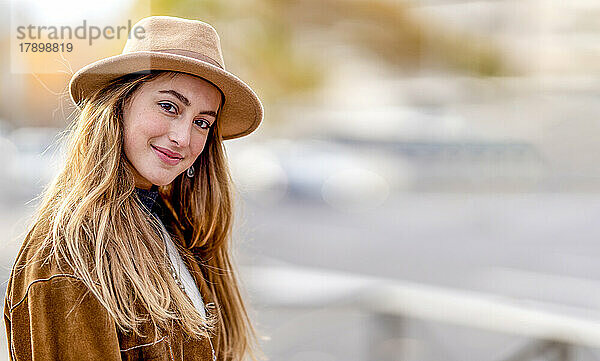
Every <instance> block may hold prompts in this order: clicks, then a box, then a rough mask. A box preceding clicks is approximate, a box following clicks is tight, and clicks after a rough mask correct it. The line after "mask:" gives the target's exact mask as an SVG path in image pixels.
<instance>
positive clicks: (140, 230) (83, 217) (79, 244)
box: [28, 71, 260, 360]
mask: <svg viewBox="0 0 600 361" xmlns="http://www.w3.org/2000/svg"><path fill="white" fill-rule="evenodd" d="M175 74H177V73H174V72H154V71H153V72H150V73H146V74H129V75H126V76H123V77H121V78H119V79H117V80H115V81H113V82H111V83H110V84H109V85H107V86H106V87H104V88H103V89H102V90H100V91H98V92H96V93H95V94H94V95H93V96H91V97H90V98H89V99H87V100H86V101H85V103H84V104H83V107H82V111H81V113H80V114H79V116H78V117H77V118H76V120H75V121H74V122H73V123H72V126H71V127H70V129H69V131H68V133H67V134H68V138H67V139H68V142H67V155H66V162H65V164H64V167H63V168H62V170H61V171H60V172H59V174H58V175H57V176H56V178H55V179H54V180H53V181H52V182H51V183H50V184H49V186H48V187H47V188H46V189H45V191H44V193H43V197H42V201H41V203H40V206H39V208H38V211H37V213H36V218H35V220H34V222H33V224H32V226H31V227H30V229H29V231H28V237H29V236H32V235H33V234H35V235H36V236H41V237H44V241H43V244H42V246H41V247H40V251H41V250H47V251H48V252H49V253H48V257H49V258H54V259H55V260H56V261H57V262H59V264H62V262H64V263H66V265H68V267H69V268H70V269H72V270H73V272H74V273H75V276H77V277H78V278H80V279H81V280H82V281H83V282H84V283H85V284H86V285H87V287H88V288H89V289H90V291H91V292H92V293H93V294H94V295H95V296H96V298H97V299H98V300H99V301H100V303H101V304H102V305H104V307H106V309H107V310H108V312H109V313H110V314H111V316H112V317H113V318H114V319H115V321H116V324H117V325H118V327H119V329H120V330H122V331H123V332H135V333H136V334H138V335H142V325H143V324H145V323H146V322H148V321H150V324H151V325H153V331H154V332H153V333H154V335H155V337H158V335H159V334H160V331H161V330H170V331H172V329H173V327H175V326H177V327H181V328H182V329H183V330H184V331H185V332H186V333H187V334H188V335H191V336H193V337H203V336H207V335H209V334H211V333H212V334H215V333H216V340H217V342H213V344H214V345H215V351H216V352H217V355H218V358H219V359H222V360H242V359H243V358H244V356H245V355H246V354H249V355H250V356H251V357H252V359H254V360H256V355H257V353H260V350H259V348H258V342H257V336H256V331H255V329H254V328H253V326H252V324H251V322H250V319H249V316H248V313H247V310H246V307H245V305H244V302H243V299H242V296H241V293H240V288H239V282H238V279H237V276H236V274H237V272H236V270H235V269H234V264H233V260H232V256H231V249H230V238H231V228H232V215H233V211H232V208H233V205H232V188H231V187H232V186H231V178H230V175H229V170H228V167H227V160H226V155H225V151H224V148H223V143H222V138H221V136H220V134H219V121H218V119H217V124H216V126H214V127H212V128H211V131H210V133H209V138H208V140H207V143H206V146H205V148H204V150H203V152H202V153H201V154H200V156H199V157H198V159H197V160H196V162H195V163H194V166H195V168H196V169H197V172H196V176H195V177H193V178H191V179H190V178H188V177H184V176H183V174H180V175H179V176H177V178H176V179H175V180H174V181H173V182H172V183H171V184H169V185H167V186H163V187H160V188H159V192H160V197H161V200H162V201H163V203H164V204H165V205H166V209H167V213H168V215H169V219H170V220H172V222H171V224H170V226H171V227H172V230H173V239H174V241H175V243H177V244H178V245H179V248H180V249H181V250H183V253H184V254H183V255H184V257H192V258H193V260H194V261H196V262H198V264H199V265H200V268H201V269H202V278H203V279H204V281H205V283H204V284H203V285H202V286H203V287H206V289H207V290H209V293H210V296H211V298H212V299H211V300H210V301H212V302H211V303H213V304H214V306H215V307H214V310H215V312H214V313H213V312H209V314H210V316H209V317H207V318H206V319H205V318H203V317H202V316H201V315H200V314H199V313H198V312H197V310H196V309H195V308H194V306H193V304H192V303H190V301H189V300H188V299H187V298H186V296H185V295H184V293H183V291H182V290H181V289H180V288H179V287H178V286H177V284H176V283H175V281H174V280H173V278H172V277H171V276H170V274H169V270H168V267H167V262H168V258H167V256H166V250H165V245H164V242H163V240H162V238H160V237H161V236H160V231H159V230H160V228H159V224H158V223H157V221H156V220H155V219H154V218H153V217H152V216H151V215H150V214H149V213H148V212H147V211H145V210H144V208H143V206H142V205H141V203H140V202H139V200H138V199H137V197H136V195H135V185H134V178H133V173H132V167H133V166H132V165H131V163H130V162H129V161H128V159H127V157H126V156H125V154H124V152H123V118H122V110H123V107H124V105H125V104H126V102H127V101H128V100H129V99H130V98H131V96H132V94H133V93H134V92H135V91H136V90H137V89H139V88H140V86H141V85H142V84H143V83H145V82H149V81H152V80H154V79H156V78H157V77H161V76H174V75H175ZM208 301H209V300H205V302H208ZM138 303H141V305H142V306H143V309H142V310H140V309H139V307H138V305H139V304H138ZM170 331H169V332H170ZM142 336H145V335H142Z"/></svg>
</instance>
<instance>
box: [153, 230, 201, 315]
mask: <svg viewBox="0 0 600 361" xmlns="http://www.w3.org/2000/svg"><path fill="white" fill-rule="evenodd" d="M159 223H160V226H161V228H162V230H163V234H164V235H165V236H164V237H163V239H164V240H165V244H166V246H167V251H168V253H169V259H170V260H171V264H172V265H173V268H174V269H175V272H177V276H178V277H179V280H181V283H183V287H184V288H185V293H187V295H188V296H189V298H190V299H191V300H192V303H193V304H194V306H195V307H196V309H197V310H198V312H200V314H201V315H202V317H204V318H206V312H205V310H204V302H203V301H202V295H201V294H200V290H198V285H196V282H195V281H194V278H193V277H192V274H191V273H190V271H189V270H188V268H187V266H186V265H185V263H184V262H183V258H181V255H180V254H179V251H178V250H177V247H176V246H175V244H174V243H173V240H172V239H171V236H170V235H169V232H167V230H166V229H165V226H164V225H163V224H162V222H159Z"/></svg>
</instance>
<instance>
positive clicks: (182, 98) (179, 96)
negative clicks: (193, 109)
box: [158, 89, 217, 118]
mask: <svg viewBox="0 0 600 361" xmlns="http://www.w3.org/2000/svg"><path fill="white" fill-rule="evenodd" d="M158 92H159V93H166V94H171V95H172V96H174V97H175V98H177V99H179V100H180V101H181V102H182V103H183V104H184V105H185V106H187V107H189V106H190V104H191V103H190V101H189V99H188V98H186V97H185V95H183V94H181V93H180V92H178V91H175V90H173V89H169V90H159V91H158ZM198 114H204V115H211V116H213V117H215V118H216V117H217V113H216V112H214V111H212V110H205V111H202V112H200V113H198Z"/></svg>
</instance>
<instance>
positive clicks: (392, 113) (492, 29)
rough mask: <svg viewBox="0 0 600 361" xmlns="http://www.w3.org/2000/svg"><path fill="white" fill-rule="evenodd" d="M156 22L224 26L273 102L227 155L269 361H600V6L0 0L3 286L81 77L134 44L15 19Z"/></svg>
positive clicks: (551, 0)
mask: <svg viewBox="0 0 600 361" xmlns="http://www.w3.org/2000/svg"><path fill="white" fill-rule="evenodd" d="M148 15H172V16H182V17H188V18H196V19H200V20H204V21H206V22H209V23H210V24H212V25H213V26H214V27H215V28H216V29H217V31H218V32H219V34H220V36H221V43H222V47H223V53H224V58H225V64H226V67H227V69H228V70H230V71H232V72H233V73H234V74H237V75H238V76H239V77H240V78H241V79H243V80H245V81H246V82H247V83H248V84H249V85H250V86H251V87H253V89H255V90H256V91H257V93H258V95H259V96H260V98H261V99H262V100H263V103H264V106H265V111H266V114H265V120H264V123H263V124H262V125H261V127H260V128H259V130H258V131H257V132H256V133H255V134H253V135H252V136H251V137H247V138H243V139H239V140H232V141H228V142H226V146H227V151H228V155H229V158H230V163H231V169H232V173H233V176H234V180H235V182H236V188H237V203H236V204H237V212H238V217H237V219H236V226H235V236H234V242H235V244H236V247H237V250H238V251H237V258H238V262H239V264H240V270H241V275H242V279H243V282H244V286H245V288H246V290H247V293H248V301H249V302H250V304H251V307H252V309H253V313H252V315H253V318H254V319H255V322H256V325H257V328H258V329H259V331H260V332H261V334H263V335H265V336H268V338H269V339H266V338H265V340H263V343H262V345H263V348H264V350H265V353H266V355H267V356H268V357H269V359H270V360H273V361H284V360H285V361H336V360H345V361H389V360H403V361H436V360H444V361H445V360H448V361H453V360H461V361H463V360H477V361H487V360H490V361H504V360H506V361H508V360H514V361H517V360H524V361H525V360H527V361H529V360H531V361H533V360H578V361H584V360H585V361H587V360H598V359H600V263H599V262H598V256H599V255H600V243H599V240H598V237H599V236H600V222H599V220H600V194H599V192H598V191H599V190H600V162H598V161H597V158H598V154H599V151H600V145H599V144H598V141H597V139H598V135H599V134H600V119H599V118H598V114H599V113H600V102H598V97H599V95H600V82H599V80H600V2H598V1H596V0H570V1H557V0H480V1H475V0H472V1H471V0H412V1H402V0H371V1H369V0H318V1H317V0H285V1H275V0H247V1H243V0H235V1H226V2H225V1H218V0H203V1H192V0H159V1H148V0H143V1H136V0H129V1H122V0H121V1H116V0H105V1H102V2H100V3H94V4H91V3H86V2H82V1H73V0H57V1H52V2H44V1H42V0H22V1H18V0H14V1H7V0H0V49H1V50H2V56H1V57H0V68H1V69H2V71H1V74H0V95H1V96H0V161H1V162H2V171H1V172H0V229H1V234H2V245H1V247H2V251H1V252H0V267H1V268H0V269H1V272H0V277H1V281H2V283H1V287H0V288H1V291H2V294H4V292H5V289H6V279H7V277H8V274H9V272H10V269H11V266H12V262H13V261H14V258H15V256H16V253H17V251H18V249H19V247H20V243H21V242H22V237H23V231H24V230H25V227H26V226H27V224H28V221H29V220H30V217H31V215H32V214H33V212H34V210H35V206H36V204H37V200H36V199H35V197H36V196H37V195H39V193H40V192H41V191H42V189H43V187H44V185H45V184H46V183H47V182H48V181H49V180H50V179H51V178H52V177H53V175H54V174H55V173H56V171H57V169H58V168H59V167H60V164H61V160H62V156H63V155H62V153H61V148H60V142H59V140H60V134H61V132H62V131H63V130H64V129H65V127H66V126H67V124H69V122H70V121H71V120H72V119H73V112H74V107H73V106H72V104H71V103H70V100H69V97H68V95H67V93H66V89H67V84H68V81H69V79H70V75H71V74H72V73H73V72H74V71H76V70H78V69H79V68H80V67H81V66H83V65H85V64H88V63H90V62H92V61H95V60H97V59H100V58H103V57H106V56H110V55H115V54H118V53H120V52H121V50H122V47H123V45H124V44H125V39H120V40H116V39H113V40H108V39H98V40H97V41H95V42H94V43H93V44H92V45H90V44H89V43H86V41H80V40H74V41H72V43H73V45H74V48H73V51H71V52H64V53H50V54H35V55H34V54H31V53H30V54H24V53H22V52H20V51H19V48H18V46H19V45H18V44H19V42H21V40H18V39H17V37H16V28H17V26H20V25H25V26H26V25H28V24H34V25H36V26H38V25H72V26H78V25H81V24H82V21H83V20H84V19H85V20H86V21H87V24H88V25H95V26H99V27H104V26H107V25H112V26H116V25H126V24H127V22H128V20H131V22H132V23H135V22H137V21H138V20H139V19H140V18H142V17H145V16H148ZM3 331H4V329H3V328H2V332H3ZM3 337H4V336H3ZM3 339H4V341H2V342H4V347H2V348H1V349H0V350H1V352H0V355H1V356H0V358H1V357H4V359H7V347H6V341H5V338H3Z"/></svg>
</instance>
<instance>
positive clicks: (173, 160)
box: [151, 145, 183, 165]
mask: <svg viewBox="0 0 600 361" xmlns="http://www.w3.org/2000/svg"><path fill="white" fill-rule="evenodd" d="M151 147H152V149H153V150H154V152H155V153H156V155H157V156H158V158H160V160H162V161H163V162H165V163H167V164H169V165H176V164H178V163H179V162H180V161H181V159H183V156H182V155H181V154H179V153H175V152H172V151H170V150H168V149H165V148H162V147H157V146H154V145H151Z"/></svg>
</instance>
